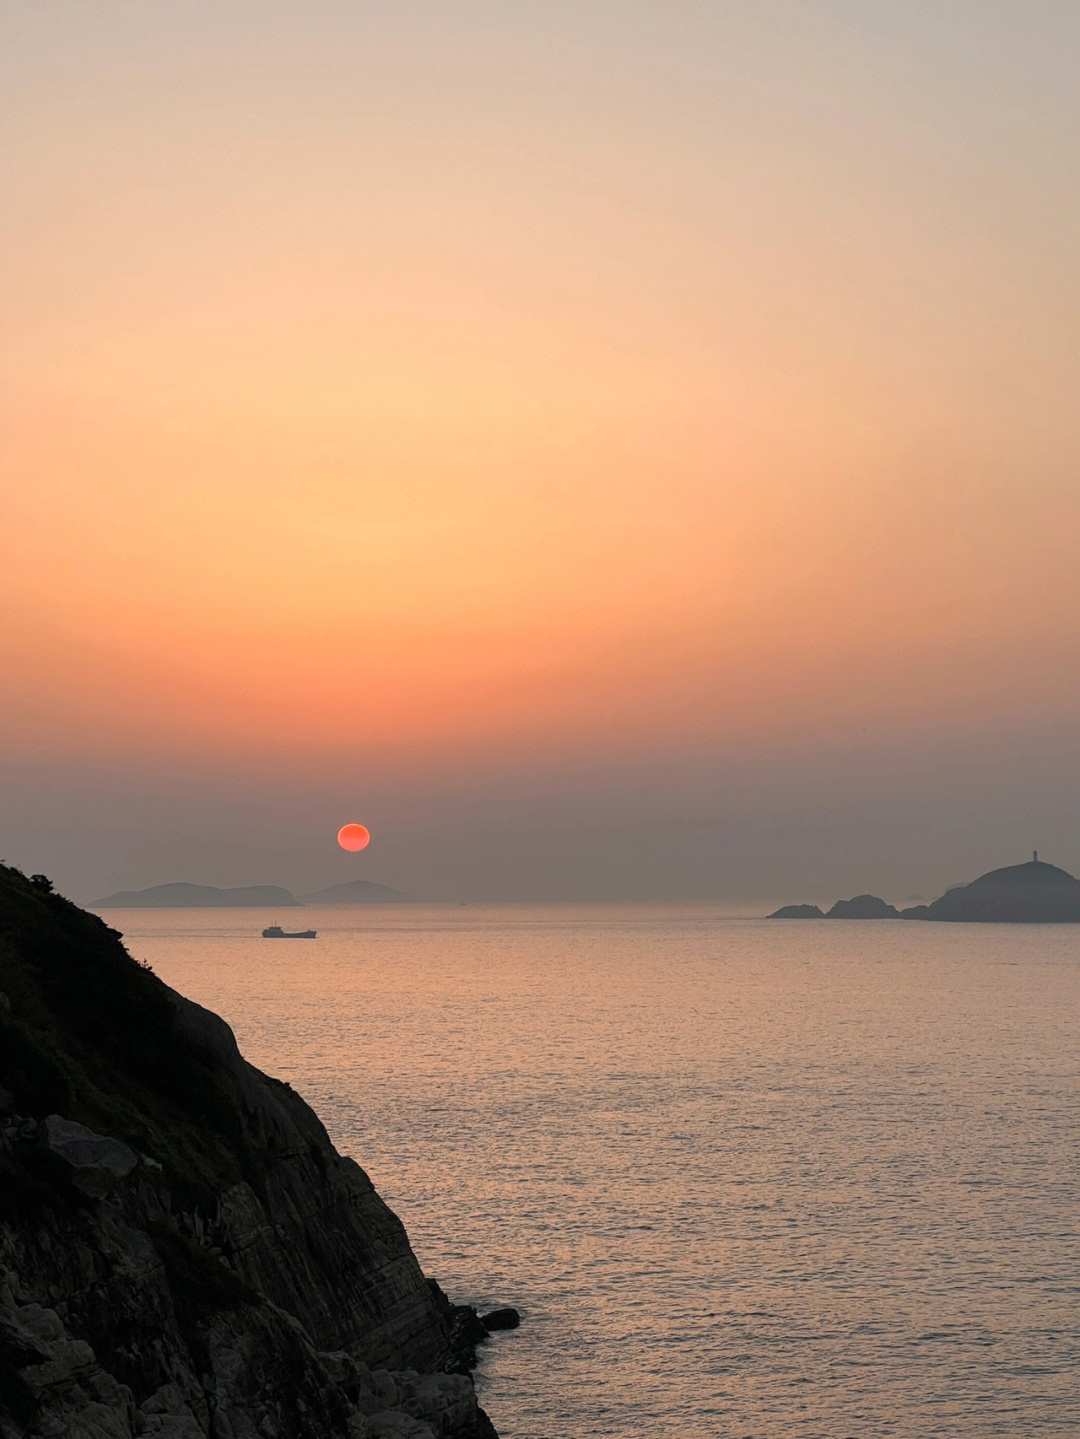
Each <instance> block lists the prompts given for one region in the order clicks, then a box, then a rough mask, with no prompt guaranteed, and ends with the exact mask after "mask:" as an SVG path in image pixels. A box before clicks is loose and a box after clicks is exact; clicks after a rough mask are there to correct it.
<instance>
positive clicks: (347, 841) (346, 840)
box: [337, 824, 371, 850]
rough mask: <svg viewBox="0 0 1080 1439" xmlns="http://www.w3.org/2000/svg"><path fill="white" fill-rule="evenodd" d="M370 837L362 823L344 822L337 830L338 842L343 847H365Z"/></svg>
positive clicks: (352, 848)
mask: <svg viewBox="0 0 1080 1439" xmlns="http://www.w3.org/2000/svg"><path fill="white" fill-rule="evenodd" d="M370 838H371V835H370V834H368V832H367V830H366V829H365V828H364V826H363V825H362V824H343V825H342V826H341V828H340V829H339V830H338V832H337V842H338V844H340V845H341V847H342V849H350V850H358V849H365V848H366V847H367V842H368V840H369V839H370Z"/></svg>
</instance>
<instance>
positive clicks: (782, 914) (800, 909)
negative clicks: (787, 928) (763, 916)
mask: <svg viewBox="0 0 1080 1439" xmlns="http://www.w3.org/2000/svg"><path fill="white" fill-rule="evenodd" d="M824 918H825V916H824V915H823V914H822V912H821V910H820V909H818V907H817V905H816V904H782V905H781V906H780V908H779V909H774V910H773V912H772V914H770V915H769V919H824Z"/></svg>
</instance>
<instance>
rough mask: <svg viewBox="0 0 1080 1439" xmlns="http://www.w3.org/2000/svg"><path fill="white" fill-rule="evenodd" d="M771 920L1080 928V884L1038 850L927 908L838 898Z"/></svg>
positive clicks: (790, 907)
mask: <svg viewBox="0 0 1080 1439" xmlns="http://www.w3.org/2000/svg"><path fill="white" fill-rule="evenodd" d="M769 918H770V919H927V920H946V921H950V922H953V923H968V924H1080V880H1077V879H1075V878H1074V877H1073V876H1072V875H1071V874H1069V873H1067V871H1065V870H1063V869H1058V868H1057V866H1056V865H1052V864H1047V863H1046V862H1045V861H1044V860H1040V858H1039V855H1038V852H1037V851H1036V853H1035V854H1034V856H1033V857H1032V858H1031V859H1030V860H1029V861H1028V862H1027V863H1026V864H1013V865H1007V866H1006V867H1005V868H1004V869H994V870H991V871H990V872H989V873H988V874H983V875H980V876H979V878H978V879H975V880H972V882H971V883H970V884H960V885H956V886H954V887H953V888H952V889H948V890H946V891H945V893H944V894H943V895H942V896H941V898H940V899H935V900H934V901H933V903H931V904H917V905H913V906H912V907H911V908H910V909H900V910H898V909H895V908H894V907H893V906H892V905H891V904H886V902H885V901H884V900H883V899H878V898H877V896H876V895H872V894H860V895H857V896H856V897H855V898H854V899H847V900H844V899H842V900H837V902H836V904H834V905H833V907H832V909H830V910H829V911H828V913H822V911H821V910H820V909H819V908H818V906H817V905H816V904H786V905H783V906H782V907H781V908H780V909H778V910H775V911H774V912H773V913H772V914H770V915H769Z"/></svg>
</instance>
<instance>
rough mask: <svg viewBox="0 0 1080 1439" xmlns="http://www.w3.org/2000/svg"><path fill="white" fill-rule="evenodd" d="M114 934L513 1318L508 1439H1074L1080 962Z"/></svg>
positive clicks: (499, 1407) (1059, 952) (856, 931)
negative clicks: (221, 1029)
mask: <svg viewBox="0 0 1080 1439" xmlns="http://www.w3.org/2000/svg"><path fill="white" fill-rule="evenodd" d="M297 916H301V917H302V921H303V926H304V927H307V926H308V925H313V926H315V927H316V928H317V929H318V938H317V939H315V940H279V941H276V942H268V941H265V940H263V939H261V938H260V937H259V930H260V929H261V928H262V926H263V925H264V924H268V923H270V922H273V921H277V922H280V923H282V924H285V927H286V928H288V927H290V925H289V923H286V922H287V921H288V922H291V921H292V920H293V919H294V918H296V917H297ZM107 918H108V920H109V922H110V923H111V924H114V925H116V926H117V927H119V928H120V929H122V930H123V931H124V933H125V936H126V942H127V945H128V948H129V950H130V951H131V953H132V954H133V955H134V956H135V957H136V958H138V959H140V960H145V961H148V962H149V963H150V965H151V966H152V967H153V969H154V970H155V971H156V972H157V973H158V974H159V975H160V976H161V977H162V978H163V979H164V980H165V981H166V982H167V983H169V984H171V985H174V986H175V987H176V988H178V989H180V990H181V991H183V992H184V993H185V994H187V995H189V996H190V997H191V998H193V999H195V1000H197V1001H199V1002H200V1003H202V1004H205V1005H207V1006H209V1007H210V1008H212V1009H214V1010H216V1011H217V1012H218V1013H220V1014H222V1015H223V1016H224V1017H225V1018H226V1019H227V1020H228V1021H229V1023H230V1024H231V1025H232V1026H233V1028H234V1030H235V1032H236V1035H237V1039H238V1041H239V1043H240V1047H241V1049H242V1051H243V1052H244V1054H245V1055H246V1057H247V1058H248V1059H250V1060H251V1061H252V1062H253V1063H254V1064H256V1065H257V1066H259V1068H261V1069H263V1070H266V1071H269V1072H271V1073H273V1074H275V1075H277V1076H279V1077H280V1078H282V1079H286V1080H288V1081H289V1082H290V1083H291V1084H292V1085H293V1086H294V1088H296V1089H297V1090H299V1091H300V1092H301V1093H302V1094H303V1095H304V1096H305V1098H306V1099H307V1100H308V1101H309V1102H310V1103H311V1104H312V1105H313V1107H314V1108H315V1110H316V1111H317V1112H318V1114H319V1115H320V1116H321V1118H322V1119H323V1121H324V1123H325V1124H326V1126H327V1128H328V1130H329V1132H330V1135H331V1138H332V1139H333V1140H334V1142H335V1144H336V1145H337V1146H338V1147H339V1148H340V1149H341V1150H343V1151H344V1152H345V1153H347V1154H350V1155H352V1156H354V1157H355V1158H356V1159H357V1160H358V1161H359V1162H360V1163H361V1164H362V1165H363V1167H364V1168H365V1169H366V1170H367V1171H368V1173H369V1174H370V1175H371V1177H372V1179H373V1180H374V1182H375V1185H376V1187H377V1188H378V1189H379V1191H380V1193H381V1194H382V1195H383V1197H384V1198H385V1199H386V1200H387V1201H388V1203H389V1204H390V1205H391V1207H392V1208H393V1209H394V1210H395V1211H396V1212H397V1213H398V1214H399V1215H400V1216H401V1218H402V1219H403V1220H404V1222H405V1225H406V1227H407V1229H408V1231H409V1235H410V1238H411V1240H412V1244H413V1248H414V1249H415V1251H416V1253H417V1255H418V1257H419V1259H420V1262H421V1264H422V1265H423V1267H424V1269H425V1272H427V1273H428V1274H430V1275H433V1276H435V1277H436V1278H438V1280H439V1281H440V1283H441V1284H442V1285H443V1287H444V1288H445V1289H446V1291H447V1292H448V1293H449V1294H450V1296H451V1297H452V1298H453V1299H455V1300H457V1301H461V1302H468V1303H472V1304H475V1305H477V1306H478V1307H479V1308H481V1309H482V1308H485V1307H487V1306H495V1305H503V1304H512V1305H514V1306H516V1307H517V1308H518V1309H519V1310H520V1311H521V1312H522V1315H523V1324H522V1327H521V1328H520V1329H519V1330H517V1331H515V1332H513V1333H506V1334H498V1335H495V1336H493V1337H492V1338H491V1340H490V1341H489V1342H488V1344H487V1345H486V1346H484V1349H483V1351H482V1353H483V1357H482V1361H481V1364H480V1368H479V1370H478V1373H477V1381H478V1387H479V1390H480V1394H481V1399H482V1402H483V1404H484V1405H485V1407H486V1408H487V1409H488V1411H489V1413H490V1414H491V1415H492V1417H493V1419H494V1421H495V1424H496V1426H497V1428H498V1429H499V1432H500V1434H501V1435H503V1436H504V1439H628V1436H641V1439H668V1436H676V1435H678V1436H692V1439H698V1436H701V1439H707V1436H717V1437H718V1439H719V1436H739V1439H745V1436H754V1439H781V1436H785V1439H844V1436H868V1439H869V1436H873V1439H884V1436H890V1435H892V1436H904V1439H916V1436H917V1439H925V1436H929V1435H963V1436H968V1439H986V1436H991V1435H1007V1436H1010V1439H1021V1436H1024V1439H1026V1436H1033V1435H1040V1436H1041V1435H1055V1436H1061V1439H1065V1436H1069V1439H1072V1436H1075V1435H1076V1434H1078V1433H1080V1103H1078V1102H1080V1083H1078V1081H1080V1059H1078V1055H1080V1048H1078V1044H1077V1037H1078V1025H1080V927H1073V928H1070V927H1068V926H1039V927H1036V926H1032V927H1009V926H982V925H946V924H917V923H904V922H885V921H878V922H872V921H871V922H865V921H863V922H860V921H851V922H844V923H841V922H835V921H832V922H818V923H807V922H798V921H768V920H764V919H760V918H747V919H741V920H740V919H733V918H729V917H725V916H722V915H720V914H717V913H708V912H694V913H675V912H663V911H653V912H647V911H631V910H617V909H609V910H594V911H559V910H547V911H545V910H472V909H454V910H449V911H448V910H440V909H433V908H429V907H426V906H425V907H418V906H414V907H409V908H392V909H383V908H379V909H375V908H369V909H335V910H321V911H314V910H311V909H304V910H302V911H293V912H291V913H282V914H273V915H271V914H262V913H261V912H255V911H250V910H246V911H245V910H239V911H238V910H229V911H223V910H215V911H190V910H189V911H184V912H178V911H156V912H152V911H145V910H143V911H124V912H119V911H110V912H109V913H108V915H107ZM296 927H298V928H299V927H300V925H299V924H297V926H296Z"/></svg>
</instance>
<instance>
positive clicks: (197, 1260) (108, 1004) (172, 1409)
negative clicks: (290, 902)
mask: <svg viewBox="0 0 1080 1439" xmlns="http://www.w3.org/2000/svg"><path fill="white" fill-rule="evenodd" d="M0 987H2V989H3V991H4V993H5V994H6V995H7V997H8V998H9V1000H10V1007H8V1008H5V1007H3V1006H0V1084H2V1085H3V1087H4V1089H5V1090H6V1091H8V1096H9V1100H10V1103H8V1104H7V1105H6V1107H5V1117H3V1118H2V1119H0V1439H60V1436H75V1435H80V1436H85V1439H134V1436H136V1435H144V1434H145V1435H160V1436H163V1439H211V1436H212V1439H338V1436H340V1439H379V1436H382V1439H391V1436H398V1439H406V1436H407V1439H450V1436H453V1439H492V1436H494V1430H493V1429H492V1428H491V1426H490V1423H489V1422H488V1420H487V1418H486V1416H484V1414H483V1412H482V1411H481V1410H480V1409H479V1408H478V1406H477V1403H476V1397H475V1391H474V1388H473V1385H472V1381H471V1379H470V1378H469V1377H468V1376H467V1375H466V1374H462V1373H450V1372H447V1371H448V1370H449V1369H453V1368H460V1367H461V1366H460V1362H459V1359H460V1355H459V1353H458V1352H457V1351H456V1350H455V1345H454V1331H455V1322H454V1321H455V1317H456V1316H455V1314H454V1311H453V1308H452V1306H450V1305H449V1304H448V1303H447V1301H446V1300H445V1297H444V1296H442V1294H441V1292H440V1291H439V1290H438V1287H437V1286H435V1285H433V1284H432V1283H431V1282H429V1281H428V1280H426V1279H425V1277H424V1275H423V1274H422V1273H421V1271H420V1267H419V1265H418V1263H417V1261H416V1259H415V1257H414V1255H413V1253H412V1251H411V1249H410V1248H409V1244H408V1240H407V1237H406V1235H405V1231H404V1229H403V1227H402V1225H401V1223H400V1221H399V1220H398V1219H397V1218H396V1217H395V1216H394V1215H393V1214H392V1213H391V1212H390V1210H389V1209H388V1208H387V1207H386V1205H385V1204H384V1203H383V1202H382V1200H381V1199H380V1198H379V1196H378V1195H377V1194H376V1193H375V1190H374V1188H373V1187H372V1185H371V1182H370V1180H369V1179H368V1177H367V1175H366V1174H365V1173H364V1172H363V1170H362V1169H361V1168H360V1167H359V1165H357V1164H356V1163H355V1162H354V1161H352V1160H350V1159H347V1158H344V1157H343V1156H341V1155H339V1154H338V1153H337V1152H336V1150H335V1149H334V1148H333V1146H332V1145H331V1143H330V1140H329V1138H328V1136H327V1134H326V1131H325V1130H324V1128H323V1126H322V1125H321V1123H320V1122H319V1120H318V1119H317V1118H316V1116H315V1115H314V1113H313V1112H312V1111H311V1110H310V1109H309V1108H308V1106H307V1105H306V1104H305V1103H304V1102H303V1100H301V1099H300V1097H299V1096H298V1095H296V1094H295V1093H294V1092H293V1091H292V1090H291V1089H290V1088H289V1086H288V1085H286V1084H283V1083H281V1082H280V1081H277V1080H274V1079H271V1078H269V1077H268V1076H266V1075H264V1074H261V1073H260V1072H259V1071H258V1070H256V1069H254V1068H253V1067H252V1066H251V1065H249V1064H247V1063H245V1061H244V1060H243V1059H242V1058H241V1056H240V1053H239V1051H238V1049H237V1047H236V1042H235V1039H234V1038H233V1035H232V1031H231V1030H230V1029H229V1027H228V1025H227V1024H225V1022H224V1021H223V1020H221V1019H220V1018H218V1017H217V1016H216V1015H213V1014H211V1013H210V1012H209V1011H207V1010H205V1009H202V1008H200V1007H199V1006H198V1005H195V1004H192V1003H191V1002H190V1001H189V1000H186V999H184V998H183V997H182V996H180V995H178V994H176V993H175V992H173V991H172V990H170V989H168V988H167V987H166V986H165V985H164V984H162V983H161V982H160V981H159V980H158V979H156V977H155V976H154V975H152V974H151V973H150V972H149V971H148V970H146V969H145V968H143V967H142V966H140V965H137V964H136V963H135V962H134V961H133V960H132V959H131V958H130V957H129V956H128V955H127V954H126V952H125V951H124V949H123V947H122V945H121V944H120V940H119V936H118V935H116V934H115V932H114V931H112V930H109V929H108V928H107V926H106V925H105V924H104V923H103V921H102V920H100V919H99V918H98V917H96V916H93V915H89V914H85V913H83V912H82V911H80V910H78V909H76V908H75V906H73V905H70V904H69V903H68V902H67V901H66V900H63V899H61V898H59V897H58V896H56V895H54V894H52V893H50V892H49V889H48V885H47V881H41V879H40V877H36V880H35V881H28V880H26V879H24V878H23V876H21V875H19V874H17V872H15V871H12V870H9V869H5V868H2V867H0ZM473 1317H474V1318H475V1316H473ZM458 1327H460V1326H458Z"/></svg>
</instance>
